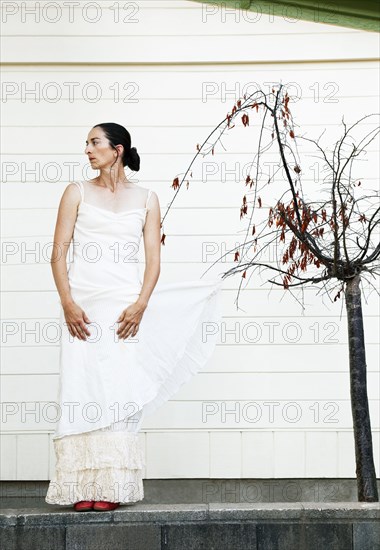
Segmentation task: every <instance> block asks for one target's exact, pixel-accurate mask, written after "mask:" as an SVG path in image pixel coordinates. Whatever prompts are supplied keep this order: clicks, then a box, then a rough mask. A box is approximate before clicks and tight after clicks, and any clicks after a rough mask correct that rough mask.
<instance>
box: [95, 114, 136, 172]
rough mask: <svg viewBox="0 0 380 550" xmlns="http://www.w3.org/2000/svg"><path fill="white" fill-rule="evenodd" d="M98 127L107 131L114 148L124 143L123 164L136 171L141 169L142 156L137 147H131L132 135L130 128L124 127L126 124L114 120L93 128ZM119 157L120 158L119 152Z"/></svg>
mask: <svg viewBox="0 0 380 550" xmlns="http://www.w3.org/2000/svg"><path fill="white" fill-rule="evenodd" d="M98 127H99V128H101V129H102V130H103V132H104V133H105V136H106V138H107V139H108V141H109V142H110V145H111V147H113V148H114V149H116V145H122V146H123V147H124V153H123V158H122V163H123V166H128V168H130V169H131V170H133V171H134V172H138V171H139V170H140V157H139V154H138V152H137V149H136V147H131V135H130V133H129V132H128V130H127V129H126V128H124V126H121V125H120V124H115V123H114V122H103V123H102V124H96V125H95V126H93V128H98ZM117 158H119V154H118V157H117ZM116 160H117V159H116ZM115 162H116V161H115Z"/></svg>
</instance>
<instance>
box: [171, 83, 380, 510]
mask: <svg viewBox="0 0 380 550" xmlns="http://www.w3.org/2000/svg"><path fill="white" fill-rule="evenodd" d="M290 100H291V98H290V97H289V95H288V93H287V92H286V91H285V89H284V86H283V85H282V84H278V85H276V86H274V87H273V88H272V91H271V92H270V93H268V94H265V93H264V92H263V91H262V90H258V91H256V92H255V93H254V94H252V95H250V96H249V97H247V96H246V95H245V96H244V97H243V99H241V100H238V101H237V102H236V104H235V105H234V106H233V109H232V111H231V113H229V114H227V116H226V118H225V119H223V120H222V122H220V123H219V124H218V125H217V126H216V127H215V128H214V129H213V131H212V132H211V133H210V134H209V136H208V137H207V138H206V139H205V141H204V142H203V143H202V145H199V144H198V145H197V153H196V154H195V155H194V158H193V159H192V161H191V163H190V165H189V166H188V168H187V170H186V172H185V173H184V175H183V176H182V179H181V182H180V181H179V177H176V178H174V180H173V184H172V187H173V188H174V190H175V194H174V197H173V198H172V200H171V202H170V203H169V205H168V207H167V210H166V212H165V215H164V216H163V219H162V224H161V227H162V228H163V222H164V220H165V218H166V216H167V214H168V212H169V210H170V208H171V205H172V204H173V202H174V200H175V198H176V196H177V194H178V193H179V191H180V189H181V187H182V185H183V184H184V183H185V180H186V178H189V177H192V166H193V164H194V162H195V160H196V159H197V157H198V156H199V155H203V156H206V155H208V154H210V153H211V154H212V155H214V154H215V146H216V144H217V143H218V142H221V138H222V137H223V134H224V133H225V132H226V131H230V130H231V129H232V128H234V126H235V124H234V122H236V121H237V120H239V119H240V120H241V123H242V125H243V126H244V127H248V126H249V123H250V114H248V113H249V112H251V113H252V110H253V113H252V117H253V116H254V117H256V118H259V117H260V116H261V122H260V124H257V123H256V124H255V126H256V127H257V131H258V133H259V135H258V136H257V138H258V146H257V149H256V151H255V154H254V158H253V161H252V164H251V167H252V171H253V172H254V173H252V174H251V173H250V174H247V176H246V179H245V185H246V186H247V187H248V188H249V191H248V192H247V191H246V192H245V194H244V196H243V201H242V205H241V208H240V218H243V217H245V216H248V214H250V216H249V224H248V228H247V231H246V234H245V238H244V242H242V243H241V244H240V245H239V246H238V247H236V248H234V249H232V250H230V251H228V252H227V253H226V254H224V255H223V256H222V258H223V257H225V256H226V255H228V254H231V253H233V254H234V262H235V263H236V265H234V266H233V267H232V268H231V269H229V270H228V271H226V272H225V273H224V274H223V277H224V278H225V277H230V276H233V275H235V274H238V273H241V281H240V285H239V292H240V290H241V286H242V284H243V279H245V278H246V277H247V273H248V272H249V271H251V275H252V273H254V272H255V270H260V271H262V270H263V269H264V270H269V272H272V273H273V274H274V276H273V277H272V278H270V279H268V280H269V282H271V283H273V284H274V285H281V286H282V287H283V288H284V289H285V290H287V291H290V292H292V293H294V291H293V290H292V289H294V287H302V288H304V287H305V286H312V285H314V286H315V285H317V286H318V287H321V286H322V288H323V289H324V290H325V291H326V293H327V294H328V295H330V294H329V293H330V292H331V291H332V292H333V293H334V294H335V295H334V297H332V296H331V299H332V300H334V301H336V300H338V299H339V298H340V297H342V298H344V299H345V306H346V312H347V320H348V345H349V363H350V390H351V409H352V418H353V428H354V438H355V456H356V476H357V483H358V500H359V501H367V502H373V501H378V491H377V485H376V472H375V466H374V460H373V449H372V436H371V423H370V414H369V407H368V396H367V374H366V368H367V367H366V355H365V337H364V328H363V312H362V305H361V280H362V279H365V280H366V281H368V283H369V285H370V286H373V288H374V289H375V290H376V287H375V286H374V285H373V282H372V279H374V278H375V276H376V275H377V274H378V268H379V264H378V259H379V255H380V244H379V241H378V239H376V235H378V229H379V223H380V217H379V211H380V208H379V206H378V204H379V203H378V199H379V192H378V190H371V189H367V187H368V186H367V185H363V178H361V179H359V178H357V177H355V170H354V168H356V166H357V164H358V163H357V161H358V160H359V159H360V158H361V157H362V156H363V155H365V154H366V151H367V150H368V147H369V145H370V144H371V143H372V142H373V141H374V140H375V139H376V137H377V136H378V134H379V126H378V123H377V125H375V126H374V123H373V122H372V121H373V120H374V119H373V118H372V117H377V116H378V115H366V116H364V117H363V118H361V119H360V120H358V121H357V122H355V123H354V124H352V125H351V126H347V124H346V123H345V122H344V119H342V126H343V135H342V136H341V137H340V139H338V140H337V141H336V143H335V145H334V147H333V149H332V150H330V151H328V150H327V148H324V147H323V146H322V145H321V144H320V140H321V137H322V136H320V138H319V139H318V140H317V141H315V140H312V139H309V138H307V137H305V136H301V135H300V134H298V135H297V136H296V130H295V124H294V120H293V116H292V114H291V112H290V109H289V102H290ZM252 117H251V118H252ZM268 118H269V123H267V119H268ZM376 120H377V119H376ZM365 125H367V126H368V125H369V126H372V129H370V130H369V131H366V133H365V134H364V135H363V136H362V137H361V138H359V139H356V140H355V139H354V137H353V134H355V132H357V131H359V130H360V129H361V127H362V126H365ZM322 135H323V134H322ZM221 143H222V142H221ZM300 143H303V144H307V145H309V146H311V147H314V148H315V149H316V153H317V156H318V157H319V158H320V159H321V161H322V163H323V167H322V170H321V172H322V174H320V175H322V176H323V178H322V180H321V179H320V178H317V180H318V187H317V189H315V190H314V191H315V194H316V195H317V200H311V197H309V196H308V195H309V194H310V188H311V187H312V186H310V185H308V187H307V191H308V192H307V193H306V192H305V185H303V184H302V175H303V172H304V170H303V168H302V163H301V160H300V152H299V145H300ZM271 147H275V148H276V158H277V159H278V161H276V164H277V166H276V170H275V171H274V173H273V174H269V176H268V174H265V173H264V171H263V170H262V163H263V159H265V158H266V155H268V152H269V150H270V149H271ZM278 155H279V157H278ZM279 173H284V174H285V175H284V178H283V179H284V182H283V183H284V188H281V185H279V184H278V182H276V181H275V180H276V176H277V174H279ZM274 185H276V193H278V194H277V196H278V195H280V198H279V199H278V200H277V202H276V203H275V204H272V205H271V206H269V204H271V203H270V202H268V201H266V202H267V203H268V206H267V208H268V209H269V212H268V214H267V216H265V218H264V219H263V215H262V214H263V211H264V210H265V205H264V201H265V198H266V195H267V196H270V194H269V190H270V189H272V188H273V186H274ZM186 186H187V187H189V181H188V179H187V181H186ZM270 186H271V187H270ZM247 194H248V195H249V196H250V197H251V196H252V199H251V200H250V201H248V200H247ZM314 198H315V197H314ZM249 208H250V212H249ZM261 209H262V210H261ZM260 210H261V212H260V215H259V212H258V211H260ZM260 218H261V219H260ZM161 242H162V244H165V233H164V231H163V233H162V239H161ZM269 246H275V248H276V251H277V261H275V262H274V263H272V264H271V263H270V262H267V261H262V260H261V255H262V253H263V252H265V250H266V249H268V247H269ZM247 250H250V251H251V253H252V251H253V255H252V256H251V257H250V258H249V260H247V259H246V254H245V252H246V251H247ZM293 295H294V294H293ZM294 297H295V296H294ZM295 298H296V297H295ZM296 299H297V298H296Z"/></svg>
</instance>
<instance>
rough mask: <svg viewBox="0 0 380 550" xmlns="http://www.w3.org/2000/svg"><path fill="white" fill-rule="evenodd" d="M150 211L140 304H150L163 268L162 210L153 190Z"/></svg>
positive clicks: (147, 222) (145, 239)
mask: <svg viewBox="0 0 380 550" xmlns="http://www.w3.org/2000/svg"><path fill="white" fill-rule="evenodd" d="M149 206H150V208H149V211H148V213H147V215H146V220H145V225H144V229H143V236H144V249H145V271H144V279H143V284H142V287H141V292H140V297H139V298H138V300H137V303H138V304H142V305H143V306H145V307H146V306H147V305H148V301H149V298H150V296H151V294H152V292H153V290H154V287H155V286H156V283H157V281H158V278H159V276H160V269H161V210H160V203H159V200H158V196H157V194H156V193H155V192H154V191H152V194H151V196H150V199H149Z"/></svg>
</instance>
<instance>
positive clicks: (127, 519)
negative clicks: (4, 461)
mask: <svg viewBox="0 0 380 550" xmlns="http://www.w3.org/2000/svg"><path fill="white" fill-rule="evenodd" d="M0 529H1V540H0V544H1V548H2V550H380V504H379V503H358V502H340V503H337V502H325V503H320V502H318V503H314V502H294V503H289V502H284V503H281V502H277V503H208V504H205V503H199V504H196V503H194V504H142V503H136V504H133V505H123V506H120V507H119V508H117V509H116V510H114V511H112V512H81V513H79V512H75V511H74V510H73V508H72V507H71V506H52V505H46V506H41V507H39V508H32V507H25V508H3V510H2V512H1V515H0Z"/></svg>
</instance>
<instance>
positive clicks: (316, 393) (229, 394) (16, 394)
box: [1, 372, 379, 403]
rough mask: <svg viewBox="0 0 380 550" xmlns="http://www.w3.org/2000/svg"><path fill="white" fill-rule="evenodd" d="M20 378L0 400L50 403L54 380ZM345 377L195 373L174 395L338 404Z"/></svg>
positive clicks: (373, 382)
mask: <svg viewBox="0 0 380 550" xmlns="http://www.w3.org/2000/svg"><path fill="white" fill-rule="evenodd" d="M21 383H22V376H20V375H14V376H10V375H3V376H2V390H1V391H2V399H3V400H5V396H6V399H7V400H8V401H10V402H16V403H17V402H20V403H21V402H23V401H32V402H36V401H54V400H55V399H56V396H57V388H58V376H56V375H32V376H28V387H21V388H20V385H21ZM349 395H350V394H349V377H348V376H347V374H346V373H336V372H333V373H326V372H325V373H314V372H312V373H300V372H297V373H292V372H290V373H265V372H256V373H233V372H231V373H216V374H212V373H207V372H205V373H203V372H201V373H199V374H198V375H197V376H195V377H194V378H193V379H192V380H191V381H190V382H188V383H187V384H186V385H185V386H182V388H181V389H180V390H179V391H178V392H177V394H176V400H178V401H188V400H192V399H197V400H201V401H220V400H222V401H225V400H231V399H232V400H234V401H235V400H243V401H250V400H256V399H260V400H264V399H265V400H270V399H276V400H278V399H283V400H287V401H293V400H309V399H316V400H326V401H327V400H334V399H337V400H342V399H348V398H349ZM368 396H369V398H370V399H379V374H378V373H373V372H371V373H368Z"/></svg>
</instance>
